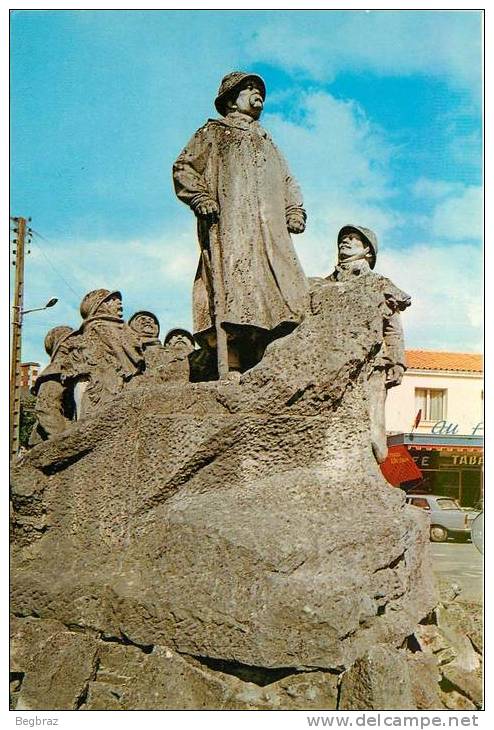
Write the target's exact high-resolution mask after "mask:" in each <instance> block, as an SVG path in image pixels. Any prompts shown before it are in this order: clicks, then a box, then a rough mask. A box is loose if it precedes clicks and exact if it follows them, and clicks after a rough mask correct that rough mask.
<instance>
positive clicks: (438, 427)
mask: <svg viewBox="0 0 494 730" xmlns="http://www.w3.org/2000/svg"><path fill="white" fill-rule="evenodd" d="M458 428H459V426H458V424H457V423H450V422H449V421H436V423H435V424H434V425H433V426H432V428H431V433H438V434H443V435H444V434H449V435H450V436H454V435H455V434H457V433H458ZM483 431H484V424H483V422H482V421H480V423H477V424H476V425H475V426H474V427H473V429H472V436H476V435H477V433H482V432H483Z"/></svg>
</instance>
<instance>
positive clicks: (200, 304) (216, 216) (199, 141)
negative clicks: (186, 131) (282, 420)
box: [173, 71, 308, 378]
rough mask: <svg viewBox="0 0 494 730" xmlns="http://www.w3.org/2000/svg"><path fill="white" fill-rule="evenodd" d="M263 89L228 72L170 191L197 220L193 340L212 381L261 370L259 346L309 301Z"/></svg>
mask: <svg viewBox="0 0 494 730" xmlns="http://www.w3.org/2000/svg"><path fill="white" fill-rule="evenodd" d="M265 96H266V88H265V84H264V81H263V80H262V79H261V77H260V76H257V75H256V74H248V73H243V72H240V71H234V72H233V73H230V74H228V75H227V76H225V77H224V79H223V80H222V82H221V85H220V88H219V92H218V96H217V98H216V100H215V106H216V109H217V110H218V112H219V113H220V114H221V115H222V117H223V118H222V119H209V120H208V121H207V122H206V124H205V125H204V126H203V127H201V128H200V129H199V130H198V131H197V132H196V134H195V135H194V136H193V137H192V139H191V140H190V142H189V143H188V145H187V146H186V147H185V149H184V150H183V152H182V153H181V154H180V156H179V157H178V159H177V161H176V162H175V164H174V166H173V180H174V184H175V191H176V194H177V196H178V197H179V199H180V200H182V201H183V202H184V203H186V204H187V205H189V206H190V208H191V209H192V210H193V212H194V213H195V215H196V216H197V218H198V236H199V244H200V247H201V259H200V261H199V266H198V270H197V274H196V278H195V282H194V291H193V309H194V337H195V338H196V340H197V341H198V342H199V344H200V345H201V346H202V347H212V348H217V350H218V369H219V376H220V378H221V377H227V376H228V372H229V371H234V370H236V371H240V372H243V371H245V370H247V369H248V368H250V367H252V366H253V365H255V364H256V363H257V362H259V361H260V359H261V358H262V355H263V353H264V349H265V347H266V345H267V344H268V343H269V342H270V341H271V340H273V339H275V338H277V337H280V336H283V335H285V334H287V333H288V332H290V331H291V330H293V329H294V327H296V326H297V324H299V323H300V322H301V321H302V319H303V315H304V311H305V310H306V306H307V299H308V284H307V279H306V277H305V275H304V272H303V271H302V267H301V266H300V263H299V260H298V258H297V254H296V252H295V249H294V246H293V243H292V240H291V237H290V233H302V232H303V231H304V229H305V220H306V214H305V211H304V208H303V202H302V197H301V194H300V190H299V188H298V186H297V184H296V182H295V180H294V179H293V177H292V176H291V174H290V172H289V170H288V167H287V164H286V162H285V160H284V158H283V156H282V154H281V152H280V151H279V149H278V148H277V147H276V145H275V144H274V142H273V141H272V140H271V138H270V137H269V135H268V134H267V132H266V131H265V130H264V129H263V128H262V127H261V126H260V124H259V122H258V119H259V117H260V116H261V113H262V110H263V106H264V99H265Z"/></svg>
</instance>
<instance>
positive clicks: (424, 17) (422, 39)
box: [251, 10, 481, 91]
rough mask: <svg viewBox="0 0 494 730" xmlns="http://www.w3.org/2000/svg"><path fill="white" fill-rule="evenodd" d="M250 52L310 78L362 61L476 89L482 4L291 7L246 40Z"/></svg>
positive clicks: (371, 67)
mask: <svg viewBox="0 0 494 730" xmlns="http://www.w3.org/2000/svg"><path fill="white" fill-rule="evenodd" d="M251 54H252V59H253V60H257V61H259V60H262V61H265V62H269V63H273V64H276V65H280V66H282V67H283V68H285V69H288V70H290V71H292V72H295V73H297V72H298V73H300V74H303V75H304V76H308V77H309V78H313V79H316V80H326V81H331V80H332V79H333V77H334V76H335V75H336V74H337V73H338V72H342V71H349V70H350V71H352V70H356V69H358V70H359V71H361V70H362V69H364V68H365V69H366V70H367V71H371V72H374V73H378V74H384V75H388V76H398V75H407V74H414V73H421V74H427V75H432V76H435V77H441V78H445V79H447V80H448V81H450V82H452V83H453V84H454V85H458V86H461V87H462V88H466V89H469V90H470V91H473V90H475V91H478V90H479V88H480V66H481V15H480V12H461V11H460V12H445V11H435V12H417V11H408V12H407V11H403V10H397V11H384V12H383V11H372V12H364V11H363V12H350V13H342V12H332V11H326V12H319V13H314V14H313V15H311V16H309V17H307V16H305V17H303V18H301V17H300V15H299V14H298V13H293V14H291V15H290V16H287V17H285V18H284V19H283V20H276V21H274V22H268V23H266V25H264V26H263V27H262V28H261V29H260V30H259V32H258V33H257V36H256V38H255V42H254V44H253V46H252V48H251Z"/></svg>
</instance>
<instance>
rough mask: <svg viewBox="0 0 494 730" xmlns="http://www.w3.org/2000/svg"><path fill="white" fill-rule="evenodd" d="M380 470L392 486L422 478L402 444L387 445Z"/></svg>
mask: <svg viewBox="0 0 494 730" xmlns="http://www.w3.org/2000/svg"><path fill="white" fill-rule="evenodd" d="M381 471H382V473H383V476H384V478H385V479H386V480H387V481H388V482H389V483H390V484H392V485H393V486H394V487H398V486H399V485H400V484H401V483H402V482H411V481H413V480H414V479H422V472H421V471H420V469H419V468H418V466H417V464H416V463H415V462H414V460H413V459H412V457H411V456H410V454H409V452H408V449H407V447H406V446H403V444H399V445H397V446H390V447H389V449H388V455H387V457H386V460H385V461H383V463H382V464H381Z"/></svg>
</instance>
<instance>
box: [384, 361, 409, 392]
mask: <svg viewBox="0 0 494 730" xmlns="http://www.w3.org/2000/svg"><path fill="white" fill-rule="evenodd" d="M404 372H405V368H404V367H403V365H393V366H392V367H390V368H388V370H387V371H386V388H393V387H394V386H395V385H399V384H400V383H401V381H402V380H403V373H404Z"/></svg>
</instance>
